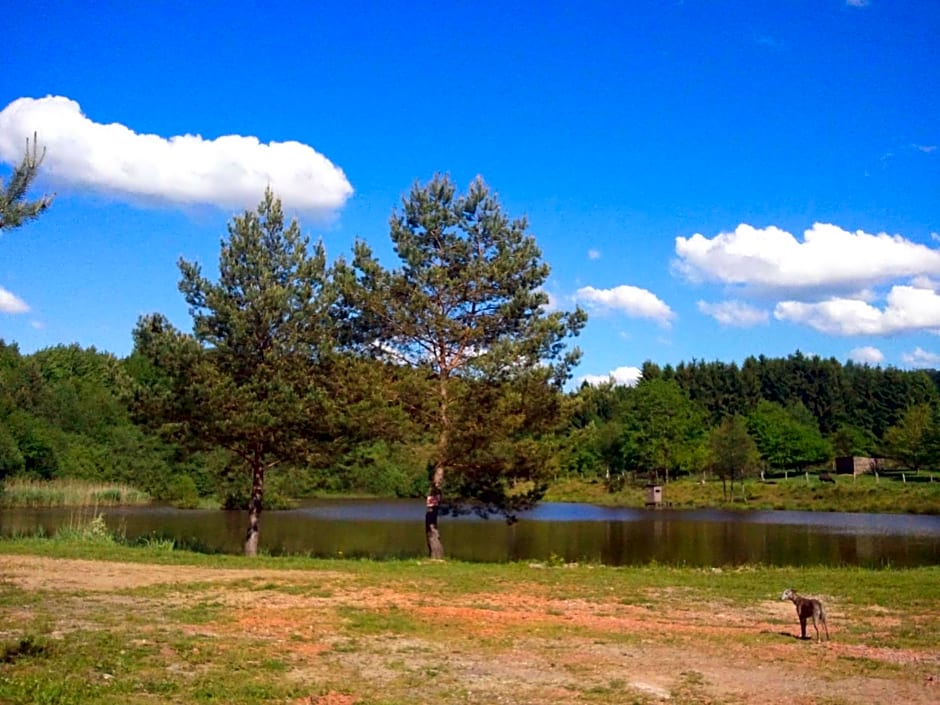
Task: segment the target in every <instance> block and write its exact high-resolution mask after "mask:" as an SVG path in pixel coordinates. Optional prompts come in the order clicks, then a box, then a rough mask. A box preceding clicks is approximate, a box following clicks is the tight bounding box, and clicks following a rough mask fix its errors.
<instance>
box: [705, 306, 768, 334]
mask: <svg viewBox="0 0 940 705" xmlns="http://www.w3.org/2000/svg"><path fill="white" fill-rule="evenodd" d="M698 310H699V311H701V312H702V313H704V314H705V315H706V316H711V317H712V318H714V319H715V320H716V321H718V322H719V323H720V324H721V325H723V326H737V327H739V328H750V327H751V326H756V325H758V324H760V323H767V322H768V321H769V320H770V314H769V313H768V312H767V311H765V310H763V309H759V308H755V307H754V306H751V305H749V304H746V303H744V302H743V301H719V302H718V303H709V302H707V301H699V302H698Z"/></svg>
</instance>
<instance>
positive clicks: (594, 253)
mask: <svg viewBox="0 0 940 705" xmlns="http://www.w3.org/2000/svg"><path fill="white" fill-rule="evenodd" d="M600 258H601V251H600V250H595V249H594V248H591V249H590V250H588V259H600Z"/></svg>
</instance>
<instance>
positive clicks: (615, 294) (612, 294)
mask: <svg viewBox="0 0 940 705" xmlns="http://www.w3.org/2000/svg"><path fill="white" fill-rule="evenodd" d="M575 299H576V300H578V301H586V302H588V303H592V304H596V305H598V306H601V307H603V308H609V309H615V310H617V311H622V312H623V313H625V314H627V315H628V316H630V317H631V318H649V319H652V320H654V321H657V322H658V323H659V324H660V325H662V326H667V327H668V326H669V324H670V322H671V321H672V319H673V318H675V313H673V311H672V309H671V308H669V306H668V305H667V304H666V303H665V302H663V301H662V300H661V299H660V298H659V297H658V296H656V295H655V294H653V293H652V292H650V291H647V290H646V289H640V288H639V287H635V286H628V285H626V284H621V285H620V286H615V287H614V288H613V289H595V288H594V287H593V286H585V287H582V288H580V289H578V291H577V292H576V293H575Z"/></svg>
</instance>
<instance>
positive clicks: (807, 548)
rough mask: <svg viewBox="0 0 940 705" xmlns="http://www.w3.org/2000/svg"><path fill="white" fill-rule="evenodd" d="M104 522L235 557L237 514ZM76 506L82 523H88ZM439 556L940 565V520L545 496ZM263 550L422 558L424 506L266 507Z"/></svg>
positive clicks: (1, 515) (471, 531) (130, 534)
mask: <svg viewBox="0 0 940 705" xmlns="http://www.w3.org/2000/svg"><path fill="white" fill-rule="evenodd" d="M101 513H102V514H103V515H104V519H105V522H106V523H107V524H108V526H109V527H110V528H111V529H112V530H114V531H117V532H119V533H123V534H124V535H125V536H126V537H127V538H128V539H129V540H134V539H138V538H141V537H147V536H156V537H161V538H173V539H174V540H176V541H177V542H178V545H181V546H184V547H187V548H194V549H196V550H201V551H208V552H223V553H236V554H237V553H241V551H242V541H243V536H244V533H245V530H246V527H247V514H246V513H244V512H224V511H218V510H181V509H174V508H172V507H165V506H146V507H113V508H112V507H108V508H104V509H102V510H101ZM90 514H91V513H90V510H84V518H85V519H87V518H90ZM81 515H82V510H79V509H67V508H66V509H62V508H56V509H48V508H46V509H3V510H0V535H2V536H11V535H24V534H34V533H36V532H37V531H40V530H41V531H43V532H44V533H45V534H46V535H53V534H54V533H55V532H56V530H57V529H58V527H59V526H62V525H68V524H69V523H70V522H75V521H77V520H78V519H81V518H82V516H81ZM441 533H442V537H443V540H444V547H445V549H446V551H447V555H448V556H449V557H451V558H455V559H462V560H467V561H486V562H500V561H526V560H533V561H538V560H548V559H561V560H565V561H567V562H574V561H588V562H599V563H604V564H607V565H637V564H645V563H650V562H653V561H656V562H659V563H666V564H673V565H675V564H680V565H689V566H722V565H740V564H744V563H763V564H767V565H820V564H821V565H858V566H866V567H879V566H889V565H890V566H896V567H912V566H922V565H937V564H938V563H940V517H935V516H913V515H906V514H846V513H837V512H787V511H727V510H717V509H701V510H675V509H626V508H608V507H598V506H594V505H588V504H567V503H552V502H547V503H544V504H542V505H540V506H539V507H537V508H536V509H535V510H534V511H532V512H528V513H525V514H523V515H521V517H520V521H519V522H518V523H516V524H513V525H511V526H510V525H507V524H506V522H505V521H503V520H501V519H499V518H495V517H494V518H490V519H480V518H478V517H474V516H462V517H442V519H441ZM261 549H262V551H264V552H267V553H271V554H303V555H315V556H340V555H342V556H347V557H358V556H367V557H374V558H411V557H420V556H424V555H426V547H425V543H424V509H423V501H415V500H316V501H309V502H305V503H304V504H303V506H301V507H299V508H297V509H292V510H289V511H279V512H265V513H264V514H263V515H262V519H261Z"/></svg>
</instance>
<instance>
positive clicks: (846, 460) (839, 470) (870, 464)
mask: <svg viewBox="0 0 940 705" xmlns="http://www.w3.org/2000/svg"><path fill="white" fill-rule="evenodd" d="M883 463H884V460H883V459H882V458H868V457H865V456H863V455H844V456H841V457H838V458H836V474H838V475H851V476H852V477H858V476H859V475H864V474H865V473H866V472H877V471H879V470H880V469H881V468H882V464H883Z"/></svg>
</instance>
